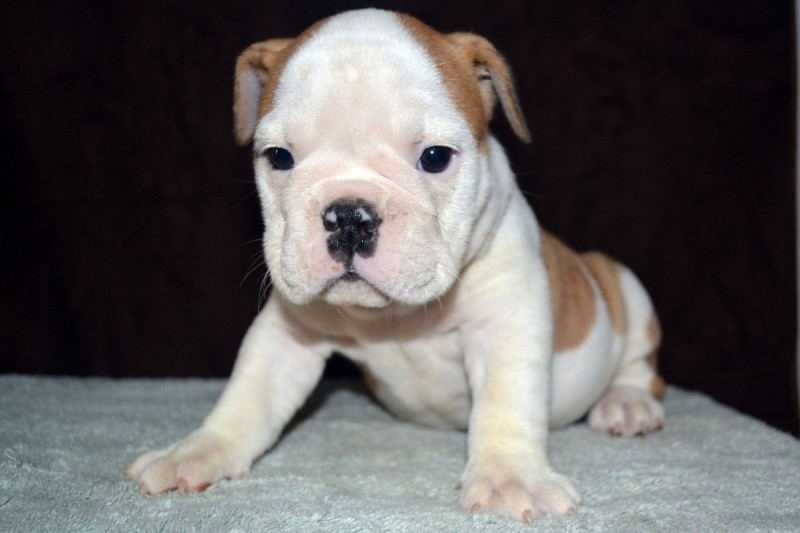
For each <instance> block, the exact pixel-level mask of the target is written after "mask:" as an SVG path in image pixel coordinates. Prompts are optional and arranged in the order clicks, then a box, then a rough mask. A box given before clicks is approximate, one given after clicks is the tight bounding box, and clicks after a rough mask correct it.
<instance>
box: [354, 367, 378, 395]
mask: <svg viewBox="0 0 800 533" xmlns="http://www.w3.org/2000/svg"><path fill="white" fill-rule="evenodd" d="M358 367H359V368H360V369H361V375H362V376H363V377H364V383H365V384H366V385H367V389H369V391H370V392H371V393H372V394H373V396H375V395H377V392H378V380H377V379H375V375H374V374H373V373H372V372H371V371H370V369H369V367H368V366H367V365H364V364H361V365H358Z"/></svg>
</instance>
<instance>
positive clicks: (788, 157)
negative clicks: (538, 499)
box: [0, 0, 797, 431]
mask: <svg viewBox="0 0 800 533" xmlns="http://www.w3.org/2000/svg"><path fill="white" fill-rule="evenodd" d="M369 3H371V4H376V5H378V6H383V7H389V8H395V9H397V8H399V9H402V10H405V11H408V12H410V13H412V14H415V15H417V16H418V17H420V18H422V19H423V20H425V21H427V22H428V23H429V24H431V25H433V26H434V27H436V28H439V29H441V30H448V31H449V30H472V31H475V32H477V33H481V34H483V35H485V36H487V37H489V38H490V39H491V40H492V41H493V42H494V43H495V44H496V45H497V47H498V48H499V49H500V50H501V51H503V52H504V54H505V55H506V56H507V58H508V60H509V62H510V63H511V64H512V66H513V68H514V70H515V73H516V78H517V82H518V86H519V90H520V95H521V99H522V101H523V105H524V109H525V113H526V116H527V119H528V121H529V124H530V125H531V128H532V130H533V132H534V137H535V141H534V143H533V145H531V146H527V145H522V144H521V143H519V142H517V141H516V140H515V139H513V137H512V136H511V135H509V131H508V128H507V126H506V125H505V124H504V123H502V121H497V124H496V125H495V129H496V130H497V131H498V133H499V135H500V136H501V138H502V140H503V141H504V143H505V145H506V146H507V147H508V150H509V153H510V156H511V159H512V161H513V166H514V168H515V170H516V171H517V172H518V173H519V180H520V183H521V185H522V187H523V189H524V190H525V191H526V192H527V193H528V197H529V199H530V202H531V204H532V205H533V206H534V208H535V209H536V212H537V213H538V216H539V218H540V220H541V221H542V223H543V225H544V226H546V227H548V228H550V229H551V230H553V231H554V232H556V233H557V234H559V235H561V236H562V237H564V238H565V240H566V241H567V242H569V243H570V244H572V245H574V246H575V247H576V248H578V249H585V248H590V247H598V248H602V249H603V250H606V251H608V252H610V253H611V254H613V255H615V256H616V257H618V258H619V259H621V260H622V261H624V262H625V263H627V264H628V265H630V266H631V267H632V268H633V269H634V270H635V271H636V272H637V273H638V274H639V275H640V277H641V278H642V280H643V281H644V283H645V285H646V286H647V287H648V288H649V289H650V291H651V293H652V296H653V298H654V300H655V302H656V305H657V307H658V309H659V310H660V314H661V317H662V321H663V326H664V330H665V335H666V336H665V342H664V347H663V350H662V353H661V362H662V368H663V372H664V374H665V375H666V377H667V379H668V380H669V381H670V382H671V383H673V384H677V385H680V386H683V387H687V388H690V389H699V390H702V391H705V392H707V393H709V394H711V395H713V396H714V397H716V398H718V399H719V400H721V401H723V402H726V403H728V404H730V405H733V406H735V407H737V408H738V409H741V410H743V411H745V412H748V413H751V414H753V415H756V416H758V417H760V418H762V419H764V420H766V421H768V422H770V423H771V424H774V425H777V426H778V427H781V428H784V429H789V430H792V431H797V418H796V413H795V412H794V405H795V404H794V401H793V379H794V373H793V359H794V343H795V334H796V331H795V330H796V327H795V326H796V311H795V274H794V273H795V260H794V257H795V250H794V214H793V213H794V211H793V210H794V205H793V204H794V173H793V119H792V117H793V81H792V80H793V73H792V65H793V56H792V49H793V42H792V33H791V30H792V12H791V11H792V9H791V3H790V2H789V1H788V0H784V1H778V0H772V1H771V0H711V1H699V0H684V1H664V0H639V1H636V2H627V1H619V2H616V1H607V2H596V1H589V0H587V1H583V2H569V3H565V2H561V1H560V0H539V1H528V2H526V1H512V0H495V1H494V2H465V1H461V2H452V3H446V2H433V1H430V0H428V1H409V2H402V3H401V2H380V1H377V2H369ZM307 4H309V3H305V2H288V1H277V2H268V1H261V2H248V1H230V2H224V3H222V2H220V3H214V4H212V3H207V4H206V3H203V2H197V1H194V0H174V1H169V2H162V1H141V2H125V3H115V2H108V1H95V2H86V1H81V2H76V1H63V0H62V1H58V2H55V1H51V2H46V1H43V2H28V1H19V0H15V1H10V2H9V1H7V2H5V3H4V6H3V7H2V8H0V9H1V10H2V13H0V14H1V15H2V16H0V68H2V72H3V74H2V82H1V83H0V113H1V115H0V132H1V133H2V166H1V167H0V168H2V169H3V170H2V172H3V176H2V189H0V195H1V196H0V202H1V205H2V225H1V226H0V250H2V252H1V253H2V257H3V260H2V267H0V294H1V295H2V297H1V298H0V357H2V364H1V365H0V371H3V372H26V373H45V374H74V375H105V376H120V377H123V376H225V375H227V374H228V372H229V370H230V367H231V364H232V362H233V359H234V356H235V353H236V349H237V346H238V343H239V341H240V339H241V336H242V334H243V333H244V331H245V328H246V327H247V325H248V324H249V322H250V320H251V319H252V318H253V316H254V315H255V313H256V312H257V309H258V306H259V295H260V293H261V288H260V283H261V278H262V277H263V274H264V268H263V267H259V266H257V264H258V261H259V253H260V248H259V244H258V241H257V239H258V238H259V235H260V232H261V229H260V228H261V223H260V221H259V218H258V216H259V215H258V207H257V200H256V198H255V195H254V187H253V185H252V183H251V171H250V163H249V159H250V158H249V154H248V152H247V150H246V149H241V148H237V147H236V146H235V143H234V141H233V138H232V118H231V100H232V95H231V78H232V69H233V63H234V60H235V58H236V55H237V54H238V52H239V51H241V50H242V49H243V48H244V47H245V46H247V45H248V44H250V43H251V42H254V41H257V40H261V39H263V38H266V37H274V36H291V35H294V34H296V33H298V32H299V31H301V30H302V29H303V28H305V27H306V26H307V25H308V24H310V23H311V22H313V21H314V20H316V19H318V18H320V17H323V16H326V15H329V14H331V13H334V12H336V11H339V10H343V9H346V8H350V7H355V6H358V4H359V3H358V2H345V1H339V2H317V3H314V7H311V8H309V7H307ZM363 4H367V3H366V2H365V3H363ZM363 4H362V5H363ZM567 6H568V7H567ZM252 265H256V266H255V267H253V268H252V270H253V272H252V273H251V274H250V275H249V276H247V273H248V271H249V270H251V267H252Z"/></svg>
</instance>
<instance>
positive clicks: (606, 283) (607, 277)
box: [580, 252, 628, 335]
mask: <svg viewBox="0 0 800 533" xmlns="http://www.w3.org/2000/svg"><path fill="white" fill-rule="evenodd" d="M580 257H581V260H583V264H584V265H586V268H588V269H589V272H591V273H592V277H593V278H594V280H595V281H596V282H597V285H598V286H599V288H600V293H601V294H602V295H603V300H605V302H606V307H607V308H608V313H609V315H611V324H612V326H613V327H614V331H615V332H616V333H617V334H619V335H624V334H625V331H626V330H627V329H628V317H627V313H626V312H625V296H624V295H623V294H622V288H621V287H620V284H619V277H620V273H621V272H622V268H623V267H622V265H620V264H619V263H617V262H616V261H614V260H613V259H611V258H610V257H608V256H607V255H605V254H604V253H601V252H586V253H582V254H581V255H580Z"/></svg>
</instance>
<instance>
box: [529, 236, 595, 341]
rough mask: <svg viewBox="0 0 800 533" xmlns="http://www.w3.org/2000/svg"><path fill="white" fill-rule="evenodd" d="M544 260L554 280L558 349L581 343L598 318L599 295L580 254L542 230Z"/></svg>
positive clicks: (552, 282)
mask: <svg viewBox="0 0 800 533" xmlns="http://www.w3.org/2000/svg"><path fill="white" fill-rule="evenodd" d="M541 236H542V250H541V253H542V259H543V260H544V264H545V267H546V268H547V277H548V281H549V282H550V298H551V300H552V304H553V321H554V326H555V332H554V348H555V351H556V352H561V351H564V350H569V349H570V348H575V347H577V346H580V345H581V343H583V341H584V340H585V339H586V337H587V336H588V335H589V333H590V332H591V329H592V326H593V325H594V322H595V318H596V316H595V315H596V310H595V307H596V301H595V300H596V298H595V293H594V291H593V290H592V286H591V284H590V283H589V280H588V279H587V278H586V275H585V273H584V271H583V270H582V269H581V267H580V259H579V258H578V256H577V254H575V252H573V251H572V250H570V249H569V248H567V247H566V246H565V245H564V244H563V243H562V242H561V241H559V240H558V239H556V238H555V237H553V236H552V235H551V234H550V233H548V232H546V231H544V230H541Z"/></svg>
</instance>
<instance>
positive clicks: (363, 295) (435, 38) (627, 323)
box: [129, 9, 664, 522]
mask: <svg viewBox="0 0 800 533" xmlns="http://www.w3.org/2000/svg"><path fill="white" fill-rule="evenodd" d="M496 100H499V103H500V106H501V108H502V110H503V112H504V113H505V115H506V117H507V118H508V120H509V122H510V124H511V126H512V128H513V130H514V132H515V133H516V134H517V135H518V136H519V137H520V138H521V139H522V140H524V141H529V139H530V135H529V133H528V129H527V127H526V125H525V121H524V118H523V116H522V113H521V111H520V107H519V104H518V102H517V96H516V94H515V92H514V88H513V85H512V80H511V75H510V73H509V69H508V67H507V66H506V64H505V62H504V61H503V58H502V57H501V56H500V55H499V54H498V52H497V51H496V50H495V49H494V47H493V46H492V45H491V44H490V43H489V42H488V41H486V40H485V39H483V38H481V37H479V36H477V35H472V34H469V33H453V34H448V35H443V34H440V33H437V32H435V31H434V30H432V29H430V28H428V27H427V26H425V25H423V24H422V23H421V22H419V21H417V20H415V19H413V18H411V17H409V16H407V15H402V14H395V13H390V12H385V11H379V10H374V9H367V10H361V11H353V12H347V13H344V14H341V15H338V16H334V17H332V18H329V19H326V20H323V21H321V22H318V23H317V24H315V25H314V26H312V27H311V28H309V29H308V30H307V31H305V32H304V33H303V34H301V35H300V36H299V37H297V38H296V39H271V40H268V41H264V42H260V43H256V44H253V45H252V46H250V47H249V48H247V49H246V50H245V51H244V52H243V53H242V54H241V56H240V57H239V58H238V60H237V62H236V74H235V103H234V114H235V122H236V138H237V140H238V142H239V143H241V144H243V145H244V144H248V143H250V142H252V143H253V150H254V151H253V153H254V156H253V162H254V167H255V177H256V185H257V188H258V193H259V197H260V200H261V206H262V211H263V217H264V221H265V226H266V229H265V231H264V253H265V256H266V261H267V265H268V267H269V274H270V276H271V279H272V283H273V286H274V291H273V293H272V295H271V297H270V299H269V301H268V302H267V304H266V306H265V307H264V309H263V310H262V311H261V312H260V313H259V315H258V316H257V317H256V319H255V321H254V322H253V325H252V326H251V328H250V329H249V331H248V332H247V335H246V336H245V338H244V341H243V342H242V346H241V349H240V351H239V354H238V358H237V361H236V365H235V367H234V370H233V375H232V377H231V379H230V383H229V384H228V386H227V388H226V390H225V392H224V393H223V394H222V397H221V398H220V399H219V402H218V404H217V405H216V407H215V408H214V410H213V411H212V412H211V414H210V415H209V416H208V418H207V419H206V420H205V422H204V423H203V425H202V427H201V428H200V429H198V430H197V431H195V432H194V433H192V434H190V435H189V436H188V437H186V438H185V439H184V440H182V441H180V442H177V443H175V444H173V445H172V446H169V447H167V448H165V449H163V450H159V451H154V452H151V453H148V454H146V455H143V456H142V457H140V458H139V459H137V460H136V461H135V462H134V463H133V464H132V465H131V467H130V469H129V476H130V478H132V479H133V480H135V481H137V482H138V484H139V487H140V490H141V492H142V493H144V494H155V493H160V492H164V491H168V490H172V489H178V490H180V491H183V492H195V491H200V490H203V489H205V488H206V487H208V486H209V485H210V484H212V483H214V482H216V481H218V480H219V479H221V478H231V477H238V476H242V475H244V474H245V473H246V472H247V471H248V469H249V468H250V465H251V464H252V462H253V461H254V460H255V459H256V458H257V457H259V456H260V455H261V454H263V453H264V451H265V450H267V449H268V448H270V447H271V446H272V445H273V444H274V443H275V441H276V440H277V439H278V437H279V435H280V433H281V430H282V429H283V427H284V426H285V425H286V423H287V422H288V421H289V420H290V419H291V418H292V416H293V415H294V414H295V412H296V411H297V410H298V408H299V407H300V406H301V405H302V404H303V402H304V401H305V400H306V398H308V396H309V394H310V393H311V392H312V389H314V387H315V385H316V384H317V382H318V380H319V379H320V376H321V374H322V371H323V367H324V365H325V360H326V358H327V357H328V356H329V354H331V352H332V351H334V350H337V351H340V352H342V353H345V354H347V355H348V356H349V357H351V358H352V359H353V360H354V361H356V362H357V363H358V364H359V365H360V366H361V367H362V368H363V369H364V373H365V375H366V376H367V378H368V379H367V381H368V383H369V384H370V387H371V389H372V390H373V392H374V394H375V396H376V397H377V398H378V399H379V400H380V401H381V402H382V403H383V404H384V405H385V406H386V407H387V408H388V409H390V410H391V411H392V412H394V413H396V414H397V415H399V416H401V417H404V418H407V419H409V420H412V421H415V422H419V423H421V424H426V425H428V426H433V427H439V428H467V429H468V450H469V457H468V462H467V465H466V469H465V471H464V473H463V475H462V496H461V498H462V505H463V507H464V508H465V509H466V510H468V511H471V512H487V513H495V514H499V515H504V516H508V517H512V518H514V519H517V520H520V521H523V522H531V521H532V520H533V519H534V518H536V517H537V516H539V515H542V514H545V513H550V514H554V515H568V514H572V513H574V512H575V510H576V506H577V505H578V503H579V501H580V496H579V493H578V491H577V490H576V489H575V487H574V486H573V484H572V483H571V482H570V481H569V480H568V479H567V478H566V477H564V476H562V475H560V474H559V473H557V472H555V471H554V469H553V468H552V467H551V466H550V463H549V462H548V459H547V454H546V444H547V442H546V441H547V432H548V426H559V425H563V424H567V423H570V422H573V421H575V420H578V419H580V418H581V417H583V416H584V415H585V414H586V413H589V424H590V425H591V427H592V428H593V429H595V430H596V431H599V432H606V433H611V434H619V435H639V434H644V433H647V432H649V431H652V430H655V429H658V428H660V427H661V426H662V424H663V420H664V414H663V410H662V407H661V404H660V402H659V400H660V399H661V396H662V394H663V392H664V386H663V382H662V381H661V379H660V378H659V377H658V376H657V374H656V372H655V369H654V361H655V355H654V354H655V351H656V348H657V347H658V343H659V335H660V334H659V326H658V321H657V318H656V315H655V314H654V312H653V308H652V305H651V303H650V299H649V298H648V296H647V294H646V293H645V291H644V289H643V288H642V287H641V285H640V284H639V282H638V281H637V279H636V278H635V277H634V275H633V274H632V273H631V272H630V271H629V270H627V269H626V268H625V267H624V266H622V265H620V264H619V263H617V262H615V261H613V260H612V259H609V258H608V257H607V256H605V255H602V254H600V253H588V254H581V255H577V254H575V253H573V252H572V251H570V250H569V249H568V248H567V247H565V246H564V245H563V244H562V243H561V242H559V241H558V240H557V239H555V238H554V237H553V236H551V235H550V234H548V233H546V232H545V231H543V230H541V229H540V228H539V226H538V225H537V222H536V219H535V217H534V215H533V213H532V212H531V209H530V207H529V206H528V204H527V203H526V201H525V199H524V198H523V196H522V194H521V193H520V191H519V189H518V187H517V185H516V182H515V178H514V175H513V174H512V172H511V169H510V167H509V164H508V161H507V159H506V156H505V154H504V153H503V150H502V148H501V146H500V145H499V143H498V142H497V141H496V140H495V139H494V138H493V137H492V136H491V135H490V134H489V132H488V129H487V127H488V126H487V125H488V122H489V119H490V117H491V115H492V111H493V108H494V107H495V103H496Z"/></svg>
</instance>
